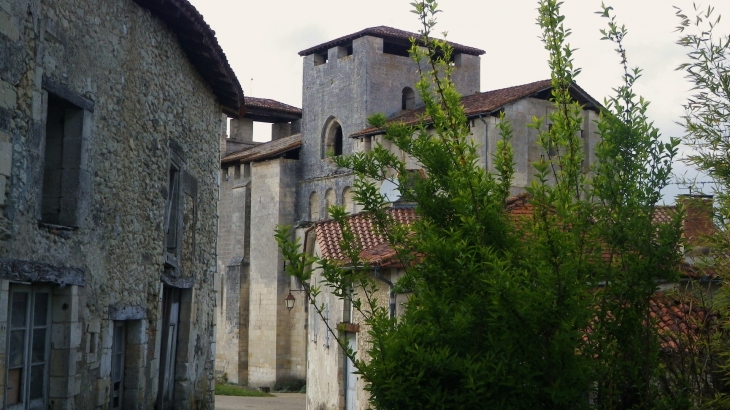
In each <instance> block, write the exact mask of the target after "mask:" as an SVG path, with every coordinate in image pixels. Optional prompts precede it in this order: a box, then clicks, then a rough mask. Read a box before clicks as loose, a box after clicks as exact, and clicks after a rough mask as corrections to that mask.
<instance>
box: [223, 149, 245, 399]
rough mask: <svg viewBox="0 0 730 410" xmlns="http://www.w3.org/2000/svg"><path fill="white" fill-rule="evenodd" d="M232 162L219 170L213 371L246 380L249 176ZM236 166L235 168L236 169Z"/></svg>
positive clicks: (231, 380) (236, 381)
mask: <svg viewBox="0 0 730 410" xmlns="http://www.w3.org/2000/svg"><path fill="white" fill-rule="evenodd" d="M244 166H250V165H244V164H239V163H236V164H234V165H230V166H226V167H225V168H223V170H222V175H221V187H220V199H219V202H218V285H217V286H218V289H217V292H218V299H219V302H218V314H219V316H218V322H217V323H218V325H217V329H218V330H217V331H218V335H217V337H216V339H217V341H218V344H217V346H216V372H217V373H218V374H221V375H222V374H223V373H225V374H226V377H227V378H228V381H229V382H231V383H237V384H243V385H247V384H248V340H249V338H248V308H249V297H248V292H249V287H248V283H249V280H248V271H249V263H250V260H251V259H250V257H249V249H250V244H249V243H248V238H249V233H250V229H251V227H250V224H248V221H249V218H250V212H251V211H250V205H251V178H250V176H248V177H245V176H244V173H245V172H243V171H242V170H241V167H244ZM236 168H238V169H236Z"/></svg>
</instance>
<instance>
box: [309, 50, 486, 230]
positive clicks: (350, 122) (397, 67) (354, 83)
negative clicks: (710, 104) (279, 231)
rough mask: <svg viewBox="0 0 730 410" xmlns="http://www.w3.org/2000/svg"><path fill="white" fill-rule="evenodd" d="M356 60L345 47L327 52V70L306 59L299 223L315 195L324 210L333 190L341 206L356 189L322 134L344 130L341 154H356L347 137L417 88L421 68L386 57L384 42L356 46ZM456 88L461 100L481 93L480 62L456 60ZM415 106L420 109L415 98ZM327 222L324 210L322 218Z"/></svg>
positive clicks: (393, 109)
mask: <svg viewBox="0 0 730 410" xmlns="http://www.w3.org/2000/svg"><path fill="white" fill-rule="evenodd" d="M352 48H353V52H352V55H349V56H348V55H346V53H343V52H342V51H343V50H342V48H341V47H334V48H332V49H330V50H329V51H328V60H327V63H326V64H319V65H317V64H315V55H309V56H306V57H304V61H303V71H304V73H303V74H304V76H303V79H304V80H303V84H302V87H303V90H302V107H306V109H305V110H304V111H303V117H302V148H301V150H302V151H301V155H300V158H302V159H301V161H302V166H303V168H302V178H301V182H300V185H299V187H298V198H297V220H298V221H306V220H307V219H308V215H309V197H310V194H311V193H312V192H317V194H318V196H319V198H320V200H321V201H322V207H324V198H325V192H326V190H327V189H330V188H332V189H334V190H335V193H336V195H337V202H338V203H342V200H341V196H342V191H343V189H344V188H346V187H348V186H351V185H352V176H351V175H350V174H349V172H348V171H347V170H343V169H338V168H337V167H336V166H335V165H334V163H333V162H332V160H331V159H328V158H323V155H322V152H323V150H324V148H323V142H322V141H323V130H324V128H325V126H326V124H327V123H328V121H333V120H336V121H338V122H339V123H340V124H341V126H342V134H343V136H344V138H343V154H345V155H347V154H350V153H352V152H354V151H355V150H356V144H357V141H356V140H353V139H351V138H349V136H350V135H351V134H353V133H355V132H357V131H360V130H362V129H364V128H366V127H367V117H368V116H370V115H372V114H375V113H384V114H386V115H388V116H390V115H394V114H397V113H398V112H399V111H400V109H401V96H402V91H403V88H404V87H410V88H414V84H415V83H416V81H418V74H417V71H416V69H417V65H416V63H415V62H413V60H412V59H411V58H410V57H403V56H397V55H392V54H385V53H383V39H381V38H377V37H370V36H365V37H361V38H358V39H355V40H353V42H352ZM456 57H457V63H456V65H455V67H454V77H453V79H454V83H455V84H456V87H457V89H458V90H459V92H461V93H462V94H463V95H470V94H473V93H475V92H477V91H479V74H480V73H479V67H480V59H479V57H477V56H469V55H458V56H456ZM415 104H416V106H418V105H420V104H422V102H421V101H420V98H419V97H418V96H416V101H415ZM320 215H322V216H324V215H325V213H324V209H323V210H322V212H320Z"/></svg>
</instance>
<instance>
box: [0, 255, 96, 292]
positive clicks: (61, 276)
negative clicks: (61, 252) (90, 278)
mask: <svg viewBox="0 0 730 410" xmlns="http://www.w3.org/2000/svg"><path fill="white" fill-rule="evenodd" d="M85 277H86V272H85V271H84V270H83V269H79V268H68V267H62V266H54V265H51V264H48V263H43V262H32V261H23V260H18V259H9V258H0V279H7V280H11V281H16V282H30V283H42V282H46V283H55V284H57V285H61V286H65V285H76V286H85V284H86V279H85Z"/></svg>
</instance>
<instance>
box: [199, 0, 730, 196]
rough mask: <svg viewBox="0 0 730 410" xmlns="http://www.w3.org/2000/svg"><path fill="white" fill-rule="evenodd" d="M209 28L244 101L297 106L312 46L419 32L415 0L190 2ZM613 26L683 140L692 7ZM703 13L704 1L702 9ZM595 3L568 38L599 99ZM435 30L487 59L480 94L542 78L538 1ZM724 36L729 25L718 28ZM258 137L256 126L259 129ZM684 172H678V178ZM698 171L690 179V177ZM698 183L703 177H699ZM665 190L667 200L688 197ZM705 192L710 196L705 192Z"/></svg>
mask: <svg viewBox="0 0 730 410" xmlns="http://www.w3.org/2000/svg"><path fill="white" fill-rule="evenodd" d="M190 1H191V3H192V4H193V5H194V6H195V7H196V8H197V9H198V11H200V13H201V14H202V15H203V16H204V17H205V20H206V21H207V22H208V24H209V25H210V26H211V27H212V28H213V30H215V32H216V36H217V38H218V41H219V43H220V45H221V47H222V48H223V51H224V52H225V53H226V56H227V57H228V61H229V62H230V64H231V66H232V67H233V70H234V71H235V72H236V75H237V76H238V80H239V81H240V83H241V86H242V87H243V90H244V93H245V94H246V95H247V96H252V97H261V98H272V99H275V100H278V101H281V102H284V103H287V104H290V105H294V106H297V107H301V101H302V57H299V55H298V54H297V53H298V52H299V51H301V50H303V49H306V48H308V47H311V46H314V45H317V44H320V43H323V42H325V41H328V40H331V39H334V38H337V37H340V36H343V35H346V34H350V33H354V32H356V31H360V30H362V29H363V28H366V27H373V26H380V25H386V26H391V27H395V28H399V29H403V30H408V31H413V32H416V31H417V30H418V29H419V25H418V20H417V18H416V15H415V14H413V13H411V12H410V10H411V8H410V5H409V3H410V2H411V1H412V0H359V1H354V0H298V1H295V0H258V1H242V0H190ZM712 2H713V3H714V6H715V7H716V11H717V12H719V13H720V14H723V15H724V16H725V17H726V18H728V19H730V1H727V0H712ZM607 3H609V4H611V5H612V6H613V7H614V9H615V13H616V14H617V19H618V21H619V22H620V23H623V24H625V25H626V26H627V28H628V31H629V35H628V37H627V38H626V41H625V46H626V49H627V57H628V60H629V64H630V65H631V66H639V67H641V68H642V69H643V70H644V77H643V78H642V79H640V80H639V83H638V84H637V86H636V91H637V92H638V93H639V94H640V95H642V96H644V97H645V98H646V99H648V100H649V101H651V106H650V110H649V116H650V118H652V119H653V120H654V121H655V124H656V125H657V126H658V128H659V129H660V130H661V132H662V134H663V135H664V136H665V137H669V136H676V137H679V136H681V135H682V132H683V130H682V128H681V127H680V126H677V125H676V124H674V121H675V120H677V119H678V118H679V116H681V115H682V113H683V110H682V103H683V102H684V101H685V99H686V97H687V96H688V95H689V89H690V84H689V83H688V82H687V81H686V80H685V79H684V78H683V75H682V74H681V73H680V72H676V71H674V69H675V68H676V67H677V65H679V64H680V63H681V62H683V61H684V54H685V50H683V49H682V48H681V47H680V46H678V45H676V44H675V41H676V39H677V38H678V36H679V35H678V33H676V32H675V28H676V26H677V25H678V21H679V20H678V19H677V18H676V16H675V9H674V8H673V7H672V6H678V7H681V8H682V9H684V10H685V11H686V12H692V1H691V0H613V1H610V0H608V1H607ZM699 4H703V5H705V6H707V5H708V4H710V3H707V2H704V3H699ZM600 5H601V1H600V0H565V4H564V5H563V13H564V14H565V16H566V25H567V26H568V27H570V28H571V29H572V30H573V35H572V36H571V37H570V38H569V40H570V44H571V46H572V47H574V48H577V49H578V51H577V53H576V54H575V65H576V66H577V67H581V68H583V72H582V73H581V75H580V76H579V77H578V78H577V82H578V84H579V85H580V86H581V87H583V88H584V89H585V90H586V91H587V92H588V93H589V94H591V95H592V96H593V97H594V98H596V99H597V100H599V101H603V99H604V98H605V97H606V96H607V95H609V94H610V93H611V89H612V88H613V87H615V86H617V85H619V84H620V82H621V78H620V75H621V68H620V66H619V62H620V60H619V58H618V57H617V56H616V54H615V53H614V51H613V48H614V47H613V45H612V44H611V43H609V42H608V41H601V40H600V38H601V35H600V33H599V32H598V30H599V29H600V28H604V27H606V25H605V23H606V19H603V18H601V17H600V16H599V15H597V14H595V13H594V12H596V11H598V10H599V9H600ZM439 7H440V9H441V10H443V13H441V14H438V17H439V21H438V26H437V27H436V31H437V32H443V31H446V32H448V37H447V38H448V39H449V40H451V41H454V42H457V43H460V44H464V45H468V46H472V47H477V48H480V49H483V50H485V51H486V54H485V55H483V56H482V62H481V66H482V69H481V88H482V91H488V90H493V89H497V88H503V87H509V86H514V85H519V84H524V83H528V82H532V81H536V80H542V79H547V78H549V77H550V72H549V69H548V66H547V62H546V61H547V51H545V49H544V48H543V44H542V43H541V42H540V40H539V39H538V36H539V35H540V28H539V27H538V26H537V25H536V24H535V19H536V17H537V11H536V8H537V1H536V0H507V1H504V0H501V1H494V0H481V1H478V0H441V1H439ZM721 31H722V32H724V33H727V32H730V24H728V23H725V24H722V25H721ZM255 132H256V133H257V135H256V136H258V135H259V134H261V128H257V129H256V130H255ZM686 169H687V167H686V166H684V165H683V164H677V165H676V172H677V173H680V174H682V173H683V172H684V171H685V170H686ZM695 174H696V173H695V172H692V171H691V170H690V171H689V175H690V176H694V175H695ZM700 179H701V180H704V178H701V177H700ZM678 188H679V187H678V186H673V187H670V189H669V190H668V192H667V193H666V194H665V198H666V199H667V200H668V201H671V197H673V195H674V194H676V193H681V192H684V193H687V190H682V191H679V190H678ZM706 190H707V189H706Z"/></svg>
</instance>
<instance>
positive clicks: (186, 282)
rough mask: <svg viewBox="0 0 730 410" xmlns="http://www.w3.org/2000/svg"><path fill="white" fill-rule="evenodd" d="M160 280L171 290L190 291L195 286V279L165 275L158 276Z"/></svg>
mask: <svg viewBox="0 0 730 410" xmlns="http://www.w3.org/2000/svg"><path fill="white" fill-rule="evenodd" d="M160 279H161V280H162V282H164V283H165V284H166V285H169V286H172V287H173V288H180V289H191V288H192V287H193V285H194V284H195V278H175V277H172V276H170V275H168V274H166V273H163V274H162V275H160Z"/></svg>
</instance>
